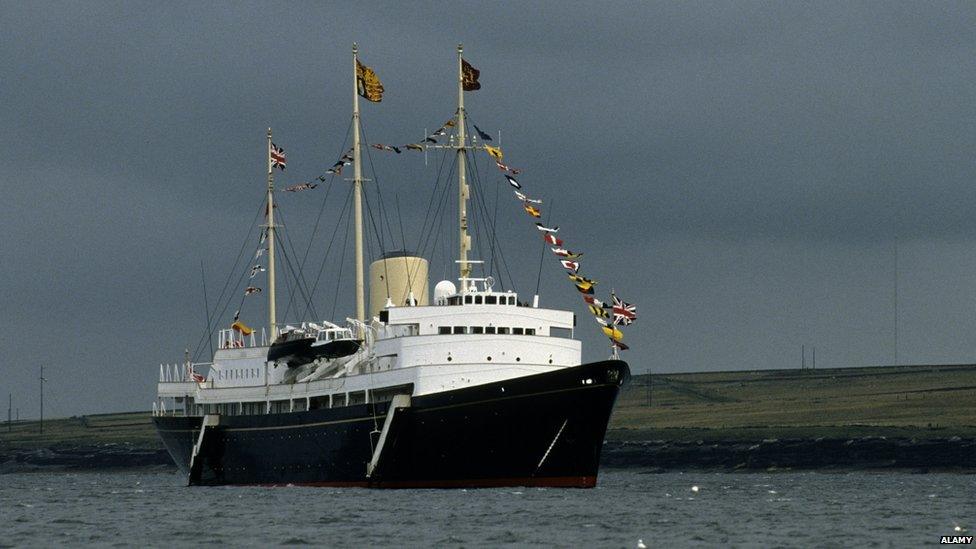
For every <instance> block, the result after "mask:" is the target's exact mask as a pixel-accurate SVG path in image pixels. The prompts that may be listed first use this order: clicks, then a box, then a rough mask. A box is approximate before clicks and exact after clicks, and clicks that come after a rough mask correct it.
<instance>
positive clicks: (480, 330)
mask: <svg viewBox="0 0 976 549" xmlns="http://www.w3.org/2000/svg"><path fill="white" fill-rule="evenodd" d="M471 333H472V334H483V333H485V329H484V328H482V327H481V326H472V327H471Z"/></svg>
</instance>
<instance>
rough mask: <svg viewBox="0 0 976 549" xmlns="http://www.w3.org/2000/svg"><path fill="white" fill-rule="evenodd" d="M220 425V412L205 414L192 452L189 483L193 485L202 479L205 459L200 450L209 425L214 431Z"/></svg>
mask: <svg viewBox="0 0 976 549" xmlns="http://www.w3.org/2000/svg"><path fill="white" fill-rule="evenodd" d="M218 425H220V415H219V414H207V415H205V416H203V422H201V423H200V434H199V435H197V441H196V443H195V444H194V445H193V452H192V453H191V454H190V474H189V475H188V478H187V484H188V485H192V484H194V483H195V482H198V481H199V480H200V476H201V474H202V473H203V459H202V458H200V450H201V449H202V448H203V442H204V440H205V438H206V436H207V432H208V427H209V428H211V429H209V430H210V431H212V430H213V429H212V428H213V427H217V426H218Z"/></svg>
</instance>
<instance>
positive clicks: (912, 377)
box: [608, 365, 976, 440]
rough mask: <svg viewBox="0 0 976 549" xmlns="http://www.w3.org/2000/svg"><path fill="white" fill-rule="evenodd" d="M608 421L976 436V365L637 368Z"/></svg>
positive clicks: (786, 431)
mask: <svg viewBox="0 0 976 549" xmlns="http://www.w3.org/2000/svg"><path fill="white" fill-rule="evenodd" d="M648 401H650V406H648ZM610 427H611V433H610V435H609V436H608V438H612V439H624V440H626V439H644V440H647V439H665V440H667V439H687V438H706V439H736V438H753V439H754V438H817V437H831V438H836V437H852V436H888V437H894V436H899V437H909V438H936V437H946V436H957V435H958V436H967V437H974V436H976V365H963V366H897V367H875V368H843V369H828V370H759V371H747V372H715V373H700V374H661V375H653V376H652V377H651V378H650V387H648V378H647V376H635V377H634V378H633V379H632V382H631V384H630V385H629V386H628V387H627V388H626V389H625V390H624V392H623V394H622V395H621V398H620V401H619V402H618V405H617V409H616V412H615V413H614V417H613V421H612V422H611V425H610Z"/></svg>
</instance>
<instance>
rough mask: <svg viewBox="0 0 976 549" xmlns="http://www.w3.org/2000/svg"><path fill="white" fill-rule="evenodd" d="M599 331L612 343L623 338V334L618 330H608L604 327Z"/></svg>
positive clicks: (608, 328)
mask: <svg viewBox="0 0 976 549" xmlns="http://www.w3.org/2000/svg"><path fill="white" fill-rule="evenodd" d="M600 329H601V330H603V333H604V334H606V335H607V337H609V338H610V339H612V340H614V341H620V340H621V339H623V338H624V333H623V332H621V331H620V330H618V329H617V328H610V327H608V326H604V327H602V328H600Z"/></svg>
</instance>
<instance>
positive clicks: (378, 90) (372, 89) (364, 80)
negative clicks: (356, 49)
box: [356, 59, 383, 103]
mask: <svg viewBox="0 0 976 549" xmlns="http://www.w3.org/2000/svg"><path fill="white" fill-rule="evenodd" d="M356 84H357V85H358V86H359V95H361V96H363V97H365V98H366V99H367V100H368V101H372V102H373V103H379V102H380V101H382V100H383V83H382V82H380V78H379V77H378V76H376V73H375V72H373V69H371V68H369V67H367V66H366V65H363V64H362V63H360V62H359V60H358V59H357V60H356Z"/></svg>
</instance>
